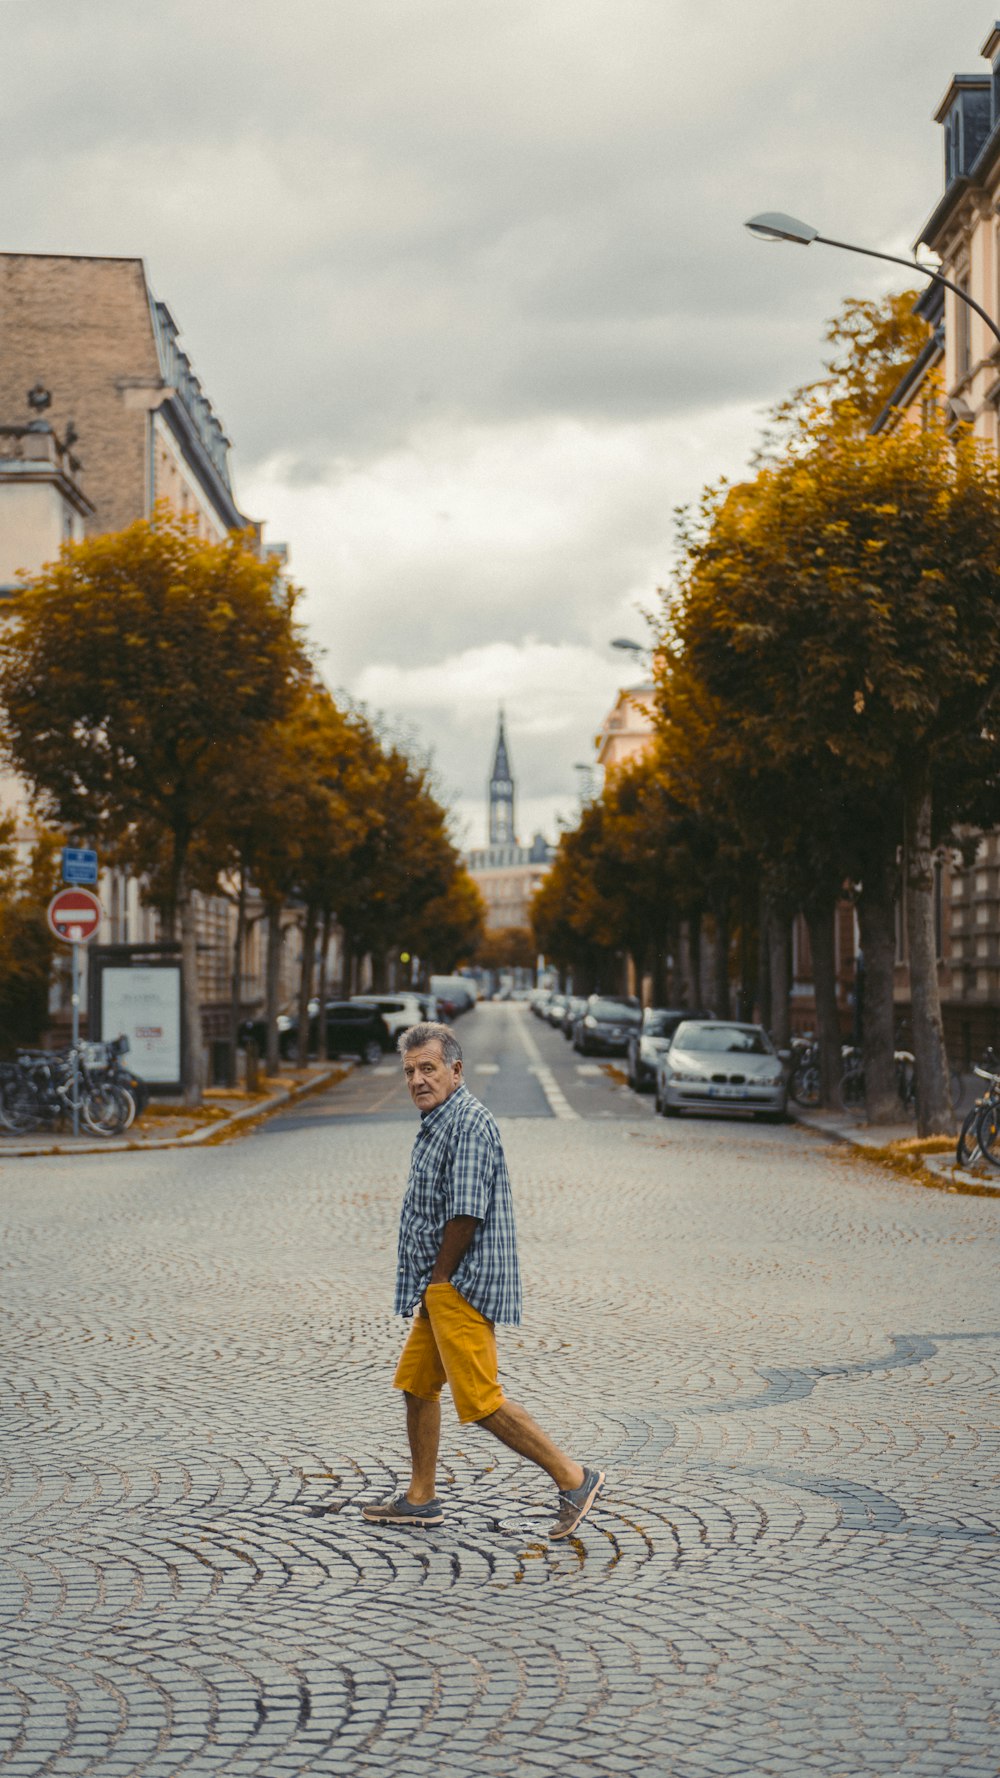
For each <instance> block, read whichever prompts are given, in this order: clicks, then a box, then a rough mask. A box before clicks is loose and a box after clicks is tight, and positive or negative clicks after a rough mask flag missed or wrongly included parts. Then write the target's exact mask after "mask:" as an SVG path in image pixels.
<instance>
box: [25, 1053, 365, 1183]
mask: <svg viewBox="0 0 1000 1778" xmlns="http://www.w3.org/2000/svg"><path fill="white" fill-rule="evenodd" d="M353 1066H354V1064H353V1063H352V1062H343V1061H338V1062H335V1063H332V1064H331V1066H330V1067H329V1068H327V1069H325V1070H324V1072H323V1073H322V1074H317V1075H315V1076H314V1077H313V1079H312V1080H304V1081H302V1082H301V1083H300V1084H299V1085H298V1086H293V1087H283V1088H281V1089H280V1090H279V1091H278V1092H276V1093H271V1094H269V1096H268V1097H267V1098H266V1099H261V1100H260V1101H259V1103H258V1104H256V1105H247V1106H243V1107H241V1109H240V1110H239V1111H234V1112H232V1113H231V1114H230V1116H229V1117H225V1118H220V1119H219V1121H218V1122H217V1123H212V1124H207V1125H206V1126H205V1128H204V1129H203V1130H189V1131H188V1133H187V1135H185V1136H158V1137H153V1138H151V1139H150V1140H149V1141H130V1140H129V1138H128V1137H127V1136H109V1137H108V1138H107V1139H106V1140H105V1141H103V1142H101V1141H93V1142H79V1143H74V1144H70V1143H67V1142H65V1141H63V1142H51V1143H48V1144H47V1145H46V1146H45V1147H44V1148H16V1147H13V1146H11V1147H8V1145H7V1143H6V1142H0V1163H2V1162H3V1161H5V1160H8V1159H10V1160H22V1161H31V1160H34V1159H35V1158H36V1156H37V1157H38V1158H41V1157H43V1156H47V1155H54V1154H59V1155H66V1154H146V1153H147V1152H148V1151H149V1150H151V1149H159V1148H197V1147H203V1146H208V1145H211V1144H214V1143H216V1142H225V1141H226V1139H227V1137H232V1136H245V1135H247V1134H248V1133H249V1131H250V1130H251V1129H252V1128H253V1126H254V1125H255V1124H258V1123H263V1122H264V1120H265V1118H268V1117H271V1116H272V1115H273V1113H274V1112H276V1111H281V1110H282V1108H283V1107H284V1106H286V1105H291V1104H292V1103H293V1102H294V1100H296V1099H304V1098H306V1096H307V1095H308V1094H309V1093H316V1092H319V1090H320V1088H321V1087H325V1086H329V1084H330V1082H331V1081H332V1080H340V1079H342V1077H343V1076H344V1075H345V1074H347V1073H349V1072H350V1070H351V1068H352V1067H353Z"/></svg>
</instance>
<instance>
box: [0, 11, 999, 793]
mask: <svg viewBox="0 0 1000 1778" xmlns="http://www.w3.org/2000/svg"><path fill="white" fill-rule="evenodd" d="M2 18H3V28H4V60H3V68H2V71H0V106H2V116H3V119H4V123H3V129H4V150H3V153H4V174H5V198H4V205H5V220H4V229H3V242H4V245H5V246H6V247H8V248H11V249H15V250H21V251H32V250H34V251H45V252H86V253H128V254H140V255H142V256H143V257H144V259H145V260H146V263H147V267H148V270H149V274H150V277H151V280H152V282H153V285H154V288H155V290H156V293H157V294H158V295H159V296H160V297H162V298H163V299H164V300H166V301H167V302H168V303H169V305H170V307H171V309H172V310H173V312H174V314H175V316H176V318H177V320H178V322H179V324H180V326H181V328H182V330H183V339H184V344H185V346H186V347H187V349H188V350H189V352H190V355H191V357H192V359H193V361H194V364H195V366H196V368H197V370H198V372H199V374H200V375H201V377H202V379H203V382H204V384H205V387H206V389H207V390H208V392H209V394H210V396H211V398H212V400H213V402H214V403H215V405H216V407H217V409H218V411H219V413H220V415H221V417H222V419H223V422H224V424H225V425H226V426H227V429H228V431H229V432H230V434H231V436H232V438H233V440H234V445H235V451H234V459H235V467H236V472H237V481H238V489H239V492H240V495H241V497H242V498H243V501H244V504H245V505H246V506H247V508H248V509H249V510H252V511H254V512H255V513H259V514H260V515H261V516H262V517H264V518H266V519H267V520H268V521H269V525H270V530H271V534H272V535H278V536H282V535H284V536H287V538H288V540H289V542H290V544H291V546H292V556H293V562H294V565H295V569H296V572H297V573H298V575H299V577H300V578H301V579H302V580H303V581H304V582H305V584H306V585H307V587H308V589H309V601H308V610H309V614H310V618H311V621H312V623H313V625H314V628H315V631H316V633H317V635H318V636H319V638H320V639H321V640H322V642H323V643H324V645H325V646H326V648H327V651H328V657H327V658H328V666H329V672H330V675H331V677H332V678H333V679H334V680H336V681H338V682H342V683H345V684H347V685H350V686H357V685H360V684H362V683H365V684H369V683H370V684H373V685H381V686H382V687H383V688H390V689H392V688H395V689H394V690H392V696H393V697H394V698H395V700H396V703H395V708H396V709H398V711H399V712H400V713H401V715H403V716H404V717H407V718H409V719H412V720H413V721H415V722H416V723H417V724H418V725H419V729H420V733H421V734H422V735H423V737H424V738H425V739H426V740H427V741H428V742H433V743H434V745H435V748H436V751H437V753H438V756H439V758H441V759H442V760H446V761H447V762H448V765H447V768H446V771H445V776H446V777H449V774H451V775H450V777H449V782H450V783H452V784H453V786H454V787H455V788H456V789H457V790H458V791H459V792H460V793H461V795H462V796H463V797H464V798H466V799H467V800H468V801H469V802H470V804H471V803H474V802H475V801H476V799H479V798H480V797H481V795H482V777H483V772H484V770H485V765H484V761H485V760H486V758H487V757H488V750H489V744H490V739H491V733H492V724H493V721H494V719H495V705H496V702H497V700H498V698H499V697H500V696H505V695H506V696H515V697H517V698H519V699H520V702H519V703H518V704H517V706H516V710H515V714H514V717H513V718H512V723H513V724H514V726H513V732H514V735H515V744H516V749H517V756H518V760H519V772H520V774H521V776H522V779H523V785H522V788H523V789H524V790H525V792H528V791H530V792H531V794H533V795H534V796H535V797H536V798H537V799H540V802H541V801H544V800H545V799H546V798H547V799H549V801H550V803H551V799H552V798H554V797H555V796H556V795H557V788H556V786H557V785H558V784H560V783H561V784H563V785H564V786H566V787H567V793H568V795H569V797H570V802H571V801H572V794H573V790H574V778H573V764H574V761H575V760H576V759H578V758H581V757H584V756H585V754H586V752H587V750H588V749H589V748H590V746H591V742H592V736H593V732H594V730H595V728H596V727H597V725H598V724H599V722H600V719H601V716H602V714H603V704H604V702H606V698H607V690H608V683H609V680H608V669H607V641H608V639H609V637H610V635H612V634H614V633H615V632H616V631H618V630H621V629H623V628H624V629H629V628H631V629H632V630H634V629H635V628H636V626H637V622H638V620H637V618H636V614H635V606H636V604H637V603H642V602H643V601H646V602H648V601H649V599H650V598H651V597H652V596H653V595H654V592H655V587H656V585H657V583H658V581H660V580H662V579H663V578H664V577H665V575H666V573H667V572H668V569H669V559H670V549H671V517H670V514H671V509H672V507H673V505H674V504H675V502H676V501H677V500H679V499H689V498H691V497H692V496H693V495H695V494H696V493H697V490H698V487H699V486H700V485H701V484H702V483H703V482H705V481H707V480H714V479H716V478H717V477H718V476H719V475H720V474H721V473H724V472H725V473H729V474H731V475H733V474H739V473H740V472H741V468H742V465H743V463H744V462H745V458H746V454H747V451H748V448H749V446H750V444H751V442H752V438H753V435H754V431H755V427H756V425H757V424H758V421H757V418H756V417H755V410H759V409H761V408H763V407H764V406H766V405H768V404H769V403H772V402H773V401H775V400H776V399H777V398H778V397H780V396H781V394H783V393H784V392H785V391H786V390H787V389H788V387H789V386H791V385H793V384H795V383H798V382H801V381H803V380H805V379H806V378H808V377H810V376H811V375H814V374H815V372H816V368H817V364H818V359H819V354H820V351H821V339H822V330H823V324H824V321H825V319H826V317H827V316H829V315H830V314H831V313H832V312H833V311H834V310H835V309H836V308H837V306H838V305H839V303H840V301H841V300H842V298H843V297H844V296H845V295H846V294H848V293H862V294H863V293H866V292H869V291H874V290H877V289H881V288H885V287H886V280H885V279H884V278H883V275H882V272H881V271H880V270H879V268H877V267H875V266H873V265H872V264H870V263H867V262H864V261H859V260H852V259H849V258H848V257H847V256H846V255H839V254H835V253H832V252H829V251H826V250H823V249H821V248H813V249H809V250H808V251H804V250H799V249H795V248H786V249H782V248H774V249H765V248H763V247H761V246H760V245H759V244H758V243H756V242H753V241H752V240H750V238H749V237H748V236H747V235H746V234H745V232H744V231H743V229H742V227H741V223H742V222H743V220H744V219H745V218H746V217H747V216H748V215H750V214H752V213H753V212H754V211H756V210H763V209H777V208H780V209H786V210H790V211H792V212H796V213H798V214H800V215H804V216H806V217H808V218H809V219H811V220H813V221H815V222H816V223H817V224H821V225H825V227H826V229H827V230H828V231H829V232H831V233H832V234H835V235H842V236H845V237H846V238H848V239H856V240H858V241H860V242H863V243H868V244H870V245H875V246H877V245H879V244H881V243H885V244H890V245H891V246H892V247H893V248H894V249H896V250H899V249H900V248H902V247H905V245H906V244H907V243H908V242H909V241H911V240H912V239H914V238H915V236H916V235H917V233H918V230H919V227H920V225H921V223H922V222H923V220H924V218H925V216H926V215H927V214H928V213H929V211H930V210H931V209H932V208H933V205H934V203H935V202H936V199H937V197H938V195H939V192H940V188H941V144H940V139H939V137H940V132H939V130H938V128H937V126H936V125H934V123H933V122H932V121H931V114H932V112H933V110H934V108H935V105H936V103H937V101H938V99H939V97H940V95H941V93H942V92H943V91H944V89H945V87H946V85H947V82H948V79H949V77H950V75H951V73H952V72H953V71H955V70H956V69H963V70H964V69H974V68H975V67H976V66H977V55H978V50H979V47H980V44H981V41H982V40H983V38H984V37H985V35H986V32H987V30H988V28H989V27H990V25H991V24H992V14H991V13H990V12H989V11H988V10H987V8H986V7H985V5H980V4H979V0H975V3H973V0H949V5H948V7H947V8H942V6H941V5H940V0H909V4H908V5H907V6H906V7H905V8H902V7H900V6H899V5H897V4H890V3H889V0H840V4H839V5H838V6H837V7H816V6H809V7H806V6H803V5H802V0H742V3H739V0H715V3H714V4H705V0H545V3H544V4H542V5H539V4H538V0H476V3H475V4H470V3H469V0H337V4H331V3H330V0H282V4H281V5H280V6H275V5H274V4H273V0H211V3H210V4H208V5H206V4H204V0H157V3H156V4H155V5H140V4H137V3H136V0H101V5H100V6H99V7H82V6H80V5H79V3H78V0H30V3H21V4H11V3H10V0H8V4H7V5H5V6H4V7H3V9H2ZM902 275H903V274H901V276H902ZM889 277H890V278H891V277H892V274H891V273H890V274H889ZM444 515H446V516H444ZM491 644H496V645H498V646H500V647H501V650H503V649H510V648H513V649H515V650H517V651H519V656H518V662H516V663H514V664H512V663H511V660H510V658H509V656H508V655H507V654H505V653H503V652H502V651H501V653H498V654H489V653H487V654H486V655H484V656H483V657H482V659H481V660H480V659H479V657H478V656H477V657H476V659H477V661H478V663H479V664H478V668H477V671H479V674H480V677H479V679H478V680H477V681H476V682H475V683H476V686H477V691H476V696H475V697H474V698H473V700H472V703H471V704H469V703H468V702H466V703H464V704H463V703H462V702H461V699H458V698H457V694H456V692H455V689H454V688H455V687H456V686H461V685H464V684H465V683H466V681H467V678H468V661H467V657H468V656H469V654H470V651H471V652H472V653H474V652H475V651H476V650H477V649H483V648H487V649H488V647H489V645H491ZM558 644H567V645H572V646H573V647H574V648H576V649H578V650H582V651H584V652H583V653H582V654H580V655H578V656H574V657H573V659H574V662H575V665H574V667H573V669H572V671H573V675H574V678H575V681H576V692H575V693H574V698H575V701H574V700H573V699H571V700H570V701H569V702H567V701H566V700H565V699H564V698H563V697H562V696H561V693H560V690H559V687H558V684H557V683H556V682H557V681H558V679H559V676H560V674H561V673H562V672H563V671H564V670H566V669H565V664H562V665H561V664H560V660H559V658H557V657H552V658H551V664H550V670H551V675H552V680H553V683H552V685H551V686H547V683H546V678H545V675H544V674H543V675H542V677H541V678H539V677H538V672H537V667H538V661H539V658H540V657H539V655H538V652H537V650H538V646H539V645H542V646H549V645H551V646H552V647H555V646H556V645H558ZM587 651H589V654H588V653H587ZM545 659H547V660H548V659H549V657H545ZM435 663H437V671H438V675H439V679H440V697H439V699H438V700H437V702H435V696H434V684H433V670H434V669H435ZM463 663H464V664H463ZM425 669H429V670H431V671H432V681H431V686H430V689H428V682H427V680H426V678H419V674H420V673H422V672H423V671H424V670H425ZM394 673H395V674H396V677H395V678H394V677H393V674H394ZM366 675H367V678H366ZM380 675H381V677H380ZM400 675H402V677H400ZM415 675H417V676H418V677H414V676H415ZM577 692H578V693H579V695H578V696H577V695H576V693H577ZM462 695H463V696H464V695H465V694H464V693H463V694H462ZM546 722H549V723H550V726H549V728H548V729H547V730H546V728H545V724H546ZM536 723H540V724H541V727H540V728H539V727H536V726H533V724H536Z"/></svg>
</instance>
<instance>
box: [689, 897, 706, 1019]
mask: <svg viewBox="0 0 1000 1778" xmlns="http://www.w3.org/2000/svg"><path fill="white" fill-rule="evenodd" d="M687 941H688V993H689V995H690V1007H691V1011H692V1012H701V1009H702V1005H703V1002H702V997H701V909H700V908H696V909H695V911H694V913H693V914H689V915H688V921H687Z"/></svg>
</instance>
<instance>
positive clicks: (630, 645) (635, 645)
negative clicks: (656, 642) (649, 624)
mask: <svg viewBox="0 0 1000 1778" xmlns="http://www.w3.org/2000/svg"><path fill="white" fill-rule="evenodd" d="M611 646H612V648H626V649H628V652H629V653H630V654H645V652H646V650H645V649H644V648H643V646H642V643H641V642H633V641H632V639H631V637H629V636H616V637H615V638H614V641H613V642H612V644H611Z"/></svg>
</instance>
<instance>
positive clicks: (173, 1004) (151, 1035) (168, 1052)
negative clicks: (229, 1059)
mask: <svg viewBox="0 0 1000 1778" xmlns="http://www.w3.org/2000/svg"><path fill="white" fill-rule="evenodd" d="M100 991H101V1033H102V1035H103V1037H104V1038H106V1039H108V1038H113V1037H120V1036H121V1035H122V1034H123V1033H124V1035H125V1036H126V1037H127V1038H128V1040H129V1053H128V1065H129V1067H130V1068H132V1069H133V1070H134V1071H135V1073H136V1074H138V1075H140V1076H141V1077H142V1079H143V1080H146V1081H148V1082H149V1084H150V1086H161V1087H164V1086H177V1085H179V1083H180V1078H181V969H180V963H179V962H177V963H157V964H155V965H152V966H147V967H143V965H142V964H133V965H131V967H118V966H116V965H115V964H109V963H105V964H104V966H103V968H102V969H101V974H100Z"/></svg>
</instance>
